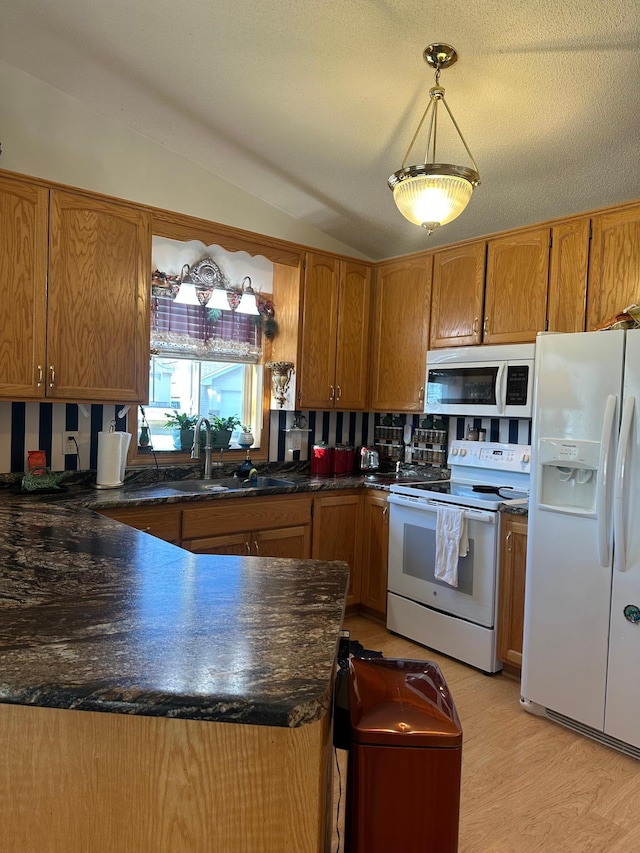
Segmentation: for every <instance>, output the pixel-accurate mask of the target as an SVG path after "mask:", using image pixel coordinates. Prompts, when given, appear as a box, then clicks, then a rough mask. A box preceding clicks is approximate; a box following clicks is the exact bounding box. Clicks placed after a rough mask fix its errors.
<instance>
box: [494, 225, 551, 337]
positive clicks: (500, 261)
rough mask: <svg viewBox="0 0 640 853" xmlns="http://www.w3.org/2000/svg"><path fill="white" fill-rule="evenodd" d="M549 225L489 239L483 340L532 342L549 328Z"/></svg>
mask: <svg viewBox="0 0 640 853" xmlns="http://www.w3.org/2000/svg"><path fill="white" fill-rule="evenodd" d="M549 241H550V228H549V227H548V226H545V227H543V228H536V229H531V230H527V231H520V232H519V233H517V234H511V235H509V236H506V237H498V238H496V239H495V240H489V241H488V250H487V276H486V285H485V308H484V330H483V343H485V344H502V343H533V342H534V341H535V339H536V334H537V333H538V332H542V331H544V330H545V328H546V322H547V291H548V286H549Z"/></svg>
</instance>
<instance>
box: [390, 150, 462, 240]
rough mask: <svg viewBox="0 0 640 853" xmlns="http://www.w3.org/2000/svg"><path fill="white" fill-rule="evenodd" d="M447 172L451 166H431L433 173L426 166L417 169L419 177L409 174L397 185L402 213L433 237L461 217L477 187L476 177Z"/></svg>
mask: <svg viewBox="0 0 640 853" xmlns="http://www.w3.org/2000/svg"><path fill="white" fill-rule="evenodd" d="M418 169H420V171H419V172H418ZM447 170H451V167H450V166H447V165H440V164H434V165H433V166H431V168H430V170H429V172H427V170H426V169H425V168H424V166H421V167H414V170H413V171H414V172H417V174H408V175H407V176H406V177H403V178H401V179H399V180H398V181H397V182H396V183H395V185H394V186H393V200H394V201H395V203H396V207H397V208H398V210H399V211H400V213H401V214H402V215H403V216H404V217H405V218H406V219H408V220H409V222H413V224H414V225H421V226H422V227H423V228H426V229H427V231H428V232H429V234H431V232H432V231H433V230H434V228H437V227H438V225H446V224H447V222H451V221H452V220H453V219H455V218H456V217H458V216H460V214H461V213H462V211H463V210H464V209H465V207H466V206H467V204H468V203H469V199H470V198H471V193H472V192H473V188H474V186H475V184H474V183H473V179H472V177H466V176H464V175H454V174H448V171H447ZM405 171H406V172H409V171H410V170H408V169H405ZM469 171H471V170H469Z"/></svg>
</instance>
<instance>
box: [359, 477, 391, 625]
mask: <svg viewBox="0 0 640 853" xmlns="http://www.w3.org/2000/svg"><path fill="white" fill-rule="evenodd" d="M388 557H389V504H388V502H387V493H386V492H369V491H366V492H365V494H364V523H363V530H362V578H361V585H360V604H361V607H362V609H363V610H364V611H365V612H367V613H369V615H371V616H374V617H377V618H379V619H382V620H383V621H384V620H385V617H386V614H387V566H388V562H389V561H388Z"/></svg>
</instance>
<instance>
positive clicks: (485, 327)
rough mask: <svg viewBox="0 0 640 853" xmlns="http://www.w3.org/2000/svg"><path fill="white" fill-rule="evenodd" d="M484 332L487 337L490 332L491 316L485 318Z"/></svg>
mask: <svg viewBox="0 0 640 853" xmlns="http://www.w3.org/2000/svg"><path fill="white" fill-rule="evenodd" d="M482 334H483V335H484V336H485V337H486V336H487V335H488V334H489V318H488V317H485V318H484V323H483V324H482Z"/></svg>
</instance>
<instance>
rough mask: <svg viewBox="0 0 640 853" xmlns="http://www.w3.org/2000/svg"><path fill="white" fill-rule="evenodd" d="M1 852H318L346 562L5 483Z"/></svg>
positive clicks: (0, 595)
mask: <svg viewBox="0 0 640 853" xmlns="http://www.w3.org/2000/svg"><path fill="white" fill-rule="evenodd" d="M0 524H1V526H2V531H3V533H2V537H1V541H0V557H1V562H0V566H1V568H0V661H1V663H0V739H1V741H2V748H3V762H1V763H0V822H1V825H2V827H3V829H2V849H3V851H5V853H14V851H15V853H17V851H25V850H34V851H35V850H38V851H39V853H60V851H63V850H64V851H65V853H80V851H83V853H84V851H87V850H97V851H100V853H111V852H112V851H113V853H115V851H118V852H119V853H123V851H124V853H128V852H129V851H131V853H133V851H135V853H152V851H153V853H163V852H164V851H166V853H169V851H170V853H181V851H184V853H186V851H189V853H200V851H202V853H204V851H207V853H210V851H213V850H215V851H216V853H225V851H232V850H233V851H234V853H239V851H247V853H249V851H251V853H258V851H270V853H276V851H280V850H282V851H284V850H296V851H321V850H324V849H325V847H324V845H325V837H326V826H327V811H328V810H327V805H328V803H330V793H329V790H330V781H331V771H330V767H331V765H330V759H331V744H330V711H331V708H330V698H331V690H332V686H333V672H334V659H335V653H336V649H337V639H338V632H339V629H340V626H341V622H342V615H343V610H344V601H345V592H346V587H347V580H348V567H347V566H346V564H344V563H336V562H326V563H322V562H318V561H311V560H291V559H262V558H257V557H253V558H242V557H232V556H229V557H224V556H207V555H196V554H191V553H188V552H186V551H183V550H182V549H180V548H178V547H176V546H173V545H171V544H169V543H166V542H163V541H162V540H160V539H156V538H154V537H152V536H149V535H147V534H145V533H142V532H140V531H137V530H134V529H132V528H129V527H127V526H125V525H122V524H120V523H118V522H116V521H113V520H111V519H108V518H105V517H103V516H100V515H98V514H97V513H94V512H92V511H91V510H88V509H85V508H82V507H79V506H78V505H73V504H72V503H70V502H67V501H65V500H64V498H63V499H57V498H55V497H50V498H49V499H48V500H46V501H45V500H43V499H38V498H30V497H26V498H25V497H22V496H20V497H17V496H10V495H8V494H6V495H3V496H2V497H1V498H0Z"/></svg>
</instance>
